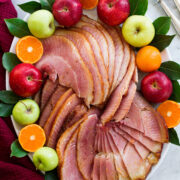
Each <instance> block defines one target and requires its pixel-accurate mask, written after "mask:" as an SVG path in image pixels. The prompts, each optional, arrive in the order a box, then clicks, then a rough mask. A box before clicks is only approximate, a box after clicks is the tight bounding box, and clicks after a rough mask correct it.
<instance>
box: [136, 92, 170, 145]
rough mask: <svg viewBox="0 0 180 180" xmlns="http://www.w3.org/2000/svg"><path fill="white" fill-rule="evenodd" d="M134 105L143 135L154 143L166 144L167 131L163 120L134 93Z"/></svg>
mask: <svg viewBox="0 0 180 180" xmlns="http://www.w3.org/2000/svg"><path fill="white" fill-rule="evenodd" d="M134 103H135V104H136V106H137V107H138V109H140V115H141V121H142V122H143V126H144V135H145V136H147V137H149V138H150V139H152V140H154V141H158V142H161V143H165V142H168V139H169V137H168V129H167V127H166V124H165V121H164V119H163V118H162V117H161V116H160V114H159V113H157V112H156V111H155V110H154V108H153V107H152V106H151V105H150V104H149V103H148V102H147V101H146V100H145V99H144V98H143V97H142V96H141V95H140V94H139V93H136V96H135V98H134Z"/></svg>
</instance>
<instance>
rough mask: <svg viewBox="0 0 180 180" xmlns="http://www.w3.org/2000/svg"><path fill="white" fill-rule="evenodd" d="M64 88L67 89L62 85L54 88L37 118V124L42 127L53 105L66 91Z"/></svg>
mask: <svg viewBox="0 0 180 180" xmlns="http://www.w3.org/2000/svg"><path fill="white" fill-rule="evenodd" d="M66 90H67V89H66V88H65V87H63V86H58V87H57V88H56V90H55V92H54V93H53V94H52V96H51V98H50V99H49V101H48V103H47V105H46V106H45V107H44V110H43V111H42V113H41V116H40V119H39V125H40V126H41V127H44V125H45V123H46V121H47V120H48V118H49V116H50V114H51V112H52V110H53V108H54V106H55V105H56V102H57V101H58V99H59V98H60V97H61V96H62V95H63V94H64V93H65V92H66Z"/></svg>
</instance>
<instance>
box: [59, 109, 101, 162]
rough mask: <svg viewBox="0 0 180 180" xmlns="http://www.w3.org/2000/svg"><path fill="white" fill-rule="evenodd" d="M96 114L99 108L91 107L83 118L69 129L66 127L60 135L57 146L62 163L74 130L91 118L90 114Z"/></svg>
mask: <svg viewBox="0 0 180 180" xmlns="http://www.w3.org/2000/svg"><path fill="white" fill-rule="evenodd" d="M93 114H96V115H98V114H99V110H98V109H96V108H94V109H93V108H92V109H90V110H89V111H88V112H87V113H86V114H85V115H84V116H83V118H81V119H79V121H77V122H76V123H75V124H74V125H73V126H71V127H69V128H68V129H66V131H65V132H64V133H63V134H62V135H61V136H60V138H59V140H58V143H57V146H56V150H57V153H58V157H59V162H60V163H62V159H63V156H64V151H65V149H66V146H67V144H68V142H69V140H70V138H71V137H72V135H73V134H74V132H75V131H76V130H77V129H78V128H79V126H80V124H81V123H82V122H83V121H84V120H86V119H88V118H89V116H91V115H93Z"/></svg>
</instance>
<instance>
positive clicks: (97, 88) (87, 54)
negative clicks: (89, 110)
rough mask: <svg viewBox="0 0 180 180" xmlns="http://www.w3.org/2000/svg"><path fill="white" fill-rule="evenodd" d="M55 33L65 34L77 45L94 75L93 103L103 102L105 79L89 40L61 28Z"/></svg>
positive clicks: (79, 34)
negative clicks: (103, 79)
mask: <svg viewBox="0 0 180 180" xmlns="http://www.w3.org/2000/svg"><path fill="white" fill-rule="evenodd" d="M55 35H59V36H64V37H66V38H68V39H69V40H71V41H72V42H73V43H74V44H75V46H76V47H77V49H78V51H79V54H80V56H81V57H82V59H83V61H84V63H85V64H86V66H87V67H88V69H89V71H90V72H91V74H92V77H93V83H94V99H93V102H92V103H91V104H93V105H98V104H102V102H103V99H104V89H103V81H102V77H101V74H100V72H99V69H98V67H97V64H96V61H95V59H94V54H93V51H92V49H91V46H90V44H89V42H88V41H87V40H86V38H85V37H84V35H83V34H81V33H78V32H73V31H68V30H63V29H60V28H59V29H58V30H56V32H55ZM77 39H78V41H77Z"/></svg>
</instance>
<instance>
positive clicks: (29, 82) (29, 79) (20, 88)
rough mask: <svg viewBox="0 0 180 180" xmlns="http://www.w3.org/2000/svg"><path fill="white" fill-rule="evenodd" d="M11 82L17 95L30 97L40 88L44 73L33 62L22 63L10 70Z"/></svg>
mask: <svg viewBox="0 0 180 180" xmlns="http://www.w3.org/2000/svg"><path fill="white" fill-rule="evenodd" d="M9 83H10V87H11V89H12V90H13V91H14V92H15V93H16V94H17V95H19V96H22V97H29V96H32V95H33V94H35V93H36V92H37V91H38V90H39V89H40V87H41V84H42V74H41V72H40V71H39V69H37V68H36V67H35V66H33V65H32V64H27V63H21V64H18V65H17V66H15V67H14V68H13V70H12V71H11V72H10V77H9Z"/></svg>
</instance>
